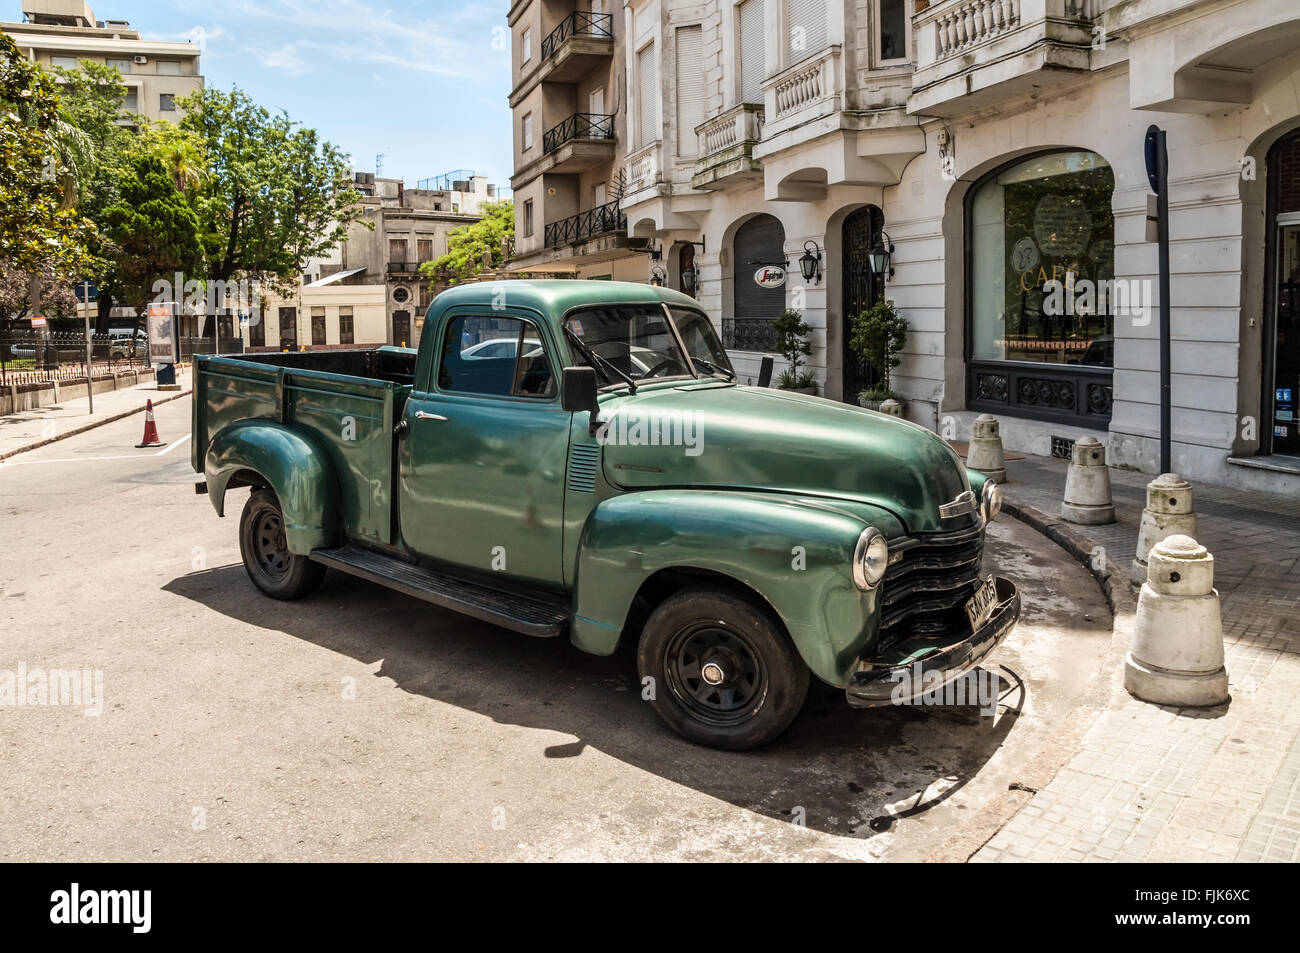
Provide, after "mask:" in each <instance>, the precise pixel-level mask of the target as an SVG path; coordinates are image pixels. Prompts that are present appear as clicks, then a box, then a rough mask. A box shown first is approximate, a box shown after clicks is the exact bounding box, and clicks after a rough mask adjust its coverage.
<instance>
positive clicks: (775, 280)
mask: <svg viewBox="0 0 1300 953" xmlns="http://www.w3.org/2000/svg"><path fill="white" fill-rule="evenodd" d="M754 284H756V285H758V286H759V287H760V288H780V287H781V286H782V285H784V284H785V269H784V268H782V267H781V266H780V265H764V266H763V267H762V268H760V269H758V271H756V272H754Z"/></svg>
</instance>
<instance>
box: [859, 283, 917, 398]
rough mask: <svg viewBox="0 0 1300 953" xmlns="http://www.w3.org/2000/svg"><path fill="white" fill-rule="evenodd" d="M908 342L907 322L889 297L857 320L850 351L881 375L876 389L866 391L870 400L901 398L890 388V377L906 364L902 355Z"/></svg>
mask: <svg viewBox="0 0 1300 953" xmlns="http://www.w3.org/2000/svg"><path fill="white" fill-rule="evenodd" d="M906 343H907V319H906V318H904V317H903V316H902V315H901V314H899V313H898V309H897V308H895V307H894V302H892V301H890V300H889V299H888V298H880V299H879V300H877V301H876V303H875V304H873V305H872V306H871V307H870V308H868V309H867V310H866V311H863V312H862V313H861V314H859V315H858V316H857V317H856V318H854V319H853V323H852V326H851V328H850V331H849V350H851V351H852V352H853V353H854V354H856V355H857V356H858V357H859V358H861V359H862V360H864V361H866V362H867V363H868V364H870V365H871V366H872V367H873V368H874V369H875V371H876V373H877V374H878V375H879V376H880V377H879V383H878V384H877V385H876V386H875V387H872V388H871V389H869V390H867V391H863V395H864V396H865V397H866V399H867V400H888V399H889V398H892V397H896V396H897V395H896V394H895V393H894V391H893V388H892V387H891V386H890V378H891V375H892V373H893V370H894V368H896V367H897V366H898V365H899V364H901V363H902V358H901V357H899V354H901V353H902V350H903V345H905V344H906ZM860 396H861V395H860Z"/></svg>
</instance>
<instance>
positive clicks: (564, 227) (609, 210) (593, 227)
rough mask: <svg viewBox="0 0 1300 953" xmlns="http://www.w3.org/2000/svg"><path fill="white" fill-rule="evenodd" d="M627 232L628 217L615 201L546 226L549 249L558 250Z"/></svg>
mask: <svg viewBox="0 0 1300 953" xmlns="http://www.w3.org/2000/svg"><path fill="white" fill-rule="evenodd" d="M625 231H627V216H626V215H624V214H623V210H622V209H621V208H619V207H618V202H617V201H615V202H607V203H605V204H604V205H597V206H596V207H595V208H591V209H587V211H585V212H579V213H578V214H577V215H570V216H569V217H568V218H562V219H560V220H559V221H558V222H550V223H549V224H547V226H546V235H545V241H546V247H547V248H556V247H558V246H560V245H572V244H575V243H576V242H581V241H586V240H587V239H588V238H595V237H596V236H598V235H607V234H609V233H611V232H625Z"/></svg>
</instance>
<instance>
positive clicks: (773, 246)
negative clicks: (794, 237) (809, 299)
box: [722, 214, 785, 351]
mask: <svg viewBox="0 0 1300 953" xmlns="http://www.w3.org/2000/svg"><path fill="white" fill-rule="evenodd" d="M732 254H733V256H734V259H735V267H734V269H733V274H732V297H731V306H732V315H731V316H730V317H724V318H723V319H722V343H723V345H724V346H726V347H729V348H733V349H735V350H738V351H771V350H773V349H774V348H775V346H776V336H775V335H774V334H773V333H772V322H773V321H775V320H776V319H777V318H779V317H780V316H781V312H782V311H784V310H785V280H784V273H785V228H784V227H783V226H782V225H781V222H780V220H779V219H777V218H776V217H775V216H772V215H766V214H764V215H755V216H754V217H753V218H751V219H749V221H747V222H745V223H744V224H743V225H741V226H740V227H739V228H738V229H736V236H735V238H734V239H733V240H732ZM778 271H779V272H780V273H781V276H780V279H779V280H777V279H776V278H775V277H773V276H775V275H776V273H777V272H778ZM760 272H766V276H765V277H764V280H763V281H761V282H760V281H759V277H760Z"/></svg>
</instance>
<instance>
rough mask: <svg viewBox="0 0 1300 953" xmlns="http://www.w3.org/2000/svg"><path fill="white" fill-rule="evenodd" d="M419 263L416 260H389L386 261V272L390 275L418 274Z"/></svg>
mask: <svg viewBox="0 0 1300 953" xmlns="http://www.w3.org/2000/svg"><path fill="white" fill-rule="evenodd" d="M420 264H421V263H420V262H418V261H390V262H389V263H388V273H389V274H390V275H418V274H419V273H420Z"/></svg>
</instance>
